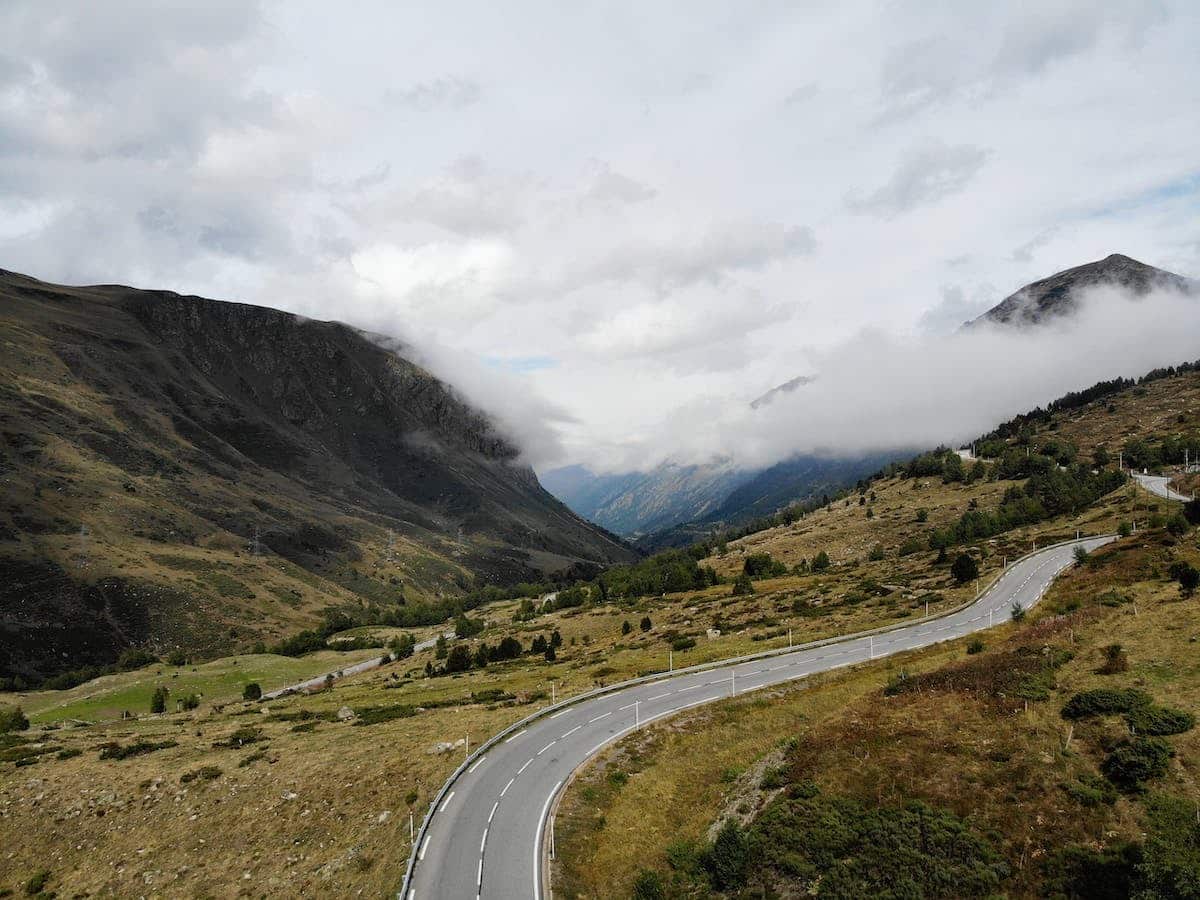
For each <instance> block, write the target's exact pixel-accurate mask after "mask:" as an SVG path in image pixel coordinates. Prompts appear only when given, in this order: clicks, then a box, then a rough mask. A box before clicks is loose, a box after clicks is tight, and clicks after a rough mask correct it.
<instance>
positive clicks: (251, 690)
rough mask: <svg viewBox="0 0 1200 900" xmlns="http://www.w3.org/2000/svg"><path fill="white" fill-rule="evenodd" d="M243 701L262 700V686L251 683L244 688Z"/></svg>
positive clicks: (254, 682)
mask: <svg viewBox="0 0 1200 900" xmlns="http://www.w3.org/2000/svg"><path fill="white" fill-rule="evenodd" d="M242 699H243V700H261V699H262V687H261V685H259V683H258V682H257V681H251V682H250V683H249V684H247V685H246V686H245V687H244V688H242Z"/></svg>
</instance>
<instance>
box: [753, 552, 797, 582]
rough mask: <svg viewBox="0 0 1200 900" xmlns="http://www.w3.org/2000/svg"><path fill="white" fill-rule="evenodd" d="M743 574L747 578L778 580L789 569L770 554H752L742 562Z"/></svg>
mask: <svg viewBox="0 0 1200 900" xmlns="http://www.w3.org/2000/svg"><path fill="white" fill-rule="evenodd" d="M742 572H743V574H745V576H746V577H747V578H778V577H779V576H780V575H786V574H787V572H788V568H787V566H785V565H784V564H783V563H782V562H780V561H779V560H777V559H775V558H774V557H773V556H771V554H770V553H751V554H750V555H749V556H747V557H746V558H745V559H744V560H743V561H742Z"/></svg>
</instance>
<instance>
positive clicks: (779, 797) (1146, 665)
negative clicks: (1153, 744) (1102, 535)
mask: <svg viewBox="0 0 1200 900" xmlns="http://www.w3.org/2000/svg"><path fill="white" fill-rule="evenodd" d="M1179 562H1186V563H1189V564H1191V565H1196V564H1197V563H1200V546H1198V544H1197V539H1196V533H1195V532H1194V531H1193V532H1191V534H1189V535H1187V536H1185V537H1184V538H1183V539H1178V538H1176V537H1175V536H1172V535H1170V534H1168V533H1166V532H1165V531H1162V530H1155V531H1149V532H1144V533H1142V534H1140V535H1138V536H1137V537H1131V538H1128V539H1125V540H1123V541H1121V542H1119V543H1118V544H1115V545H1113V546H1111V547H1109V548H1106V549H1105V550H1103V551H1100V552H1097V553H1095V554H1093V555H1092V557H1091V558H1089V559H1088V561H1087V562H1086V563H1085V564H1083V565H1081V566H1078V567H1076V568H1074V569H1072V570H1071V571H1069V572H1068V573H1066V575H1064V577H1063V578H1062V579H1060V581H1059V582H1057V583H1056V584H1055V586H1054V587H1052V589H1051V591H1050V592H1049V594H1048V595H1047V598H1046V599H1045V600H1044V601H1043V605H1042V606H1041V607H1039V609H1038V611H1037V613H1036V615H1035V616H1032V617H1030V618H1028V619H1027V620H1026V621H1025V622H1023V623H1021V624H1015V623H1014V624H1006V625H1004V626H1002V627H1000V628H998V629H995V630H993V631H992V632H989V633H987V634H985V635H983V636H982V644H981V645H977V646H974V647H971V646H970V645H971V643H972V641H971V640H963V641H958V642H955V643H953V644H949V645H945V646H941V647H935V648H931V649H928V650H925V651H920V652H916V653H911V654H906V655H905V656H903V657H900V658H896V659H892V660H888V661H887V662H885V663H882V664H876V665H874V666H864V667H859V668H858V669H857V670H855V671H852V672H848V673H845V674H840V675H833V676H825V677H823V678H820V679H816V680H814V681H813V682H812V683H810V684H809V685H807V686H805V688H803V689H801V688H792V689H781V690H772V691H769V692H760V693H759V694H755V695H751V696H746V697H744V698H742V699H740V700H736V701H722V702H721V703H720V704H718V705H716V706H715V707H712V708H705V709H701V710H697V711H695V712H693V713H691V714H689V715H688V716H687V717H683V718H676V719H675V720H673V721H672V722H670V723H667V724H664V725H662V726H659V727H656V728H653V729H649V730H647V731H646V732H644V733H642V734H640V735H637V736H636V737H631V738H629V739H626V740H625V741H623V742H622V743H621V744H620V745H618V746H617V747H615V748H614V749H612V750H611V751H609V752H607V753H606V754H604V755H603V757H602V758H601V759H600V760H599V761H598V762H597V763H596V764H594V765H593V766H591V767H590V768H589V770H588V771H587V772H586V773H585V774H584V775H583V776H582V777H581V778H580V780H579V781H578V782H577V783H576V785H575V787H574V788H573V789H572V791H571V793H570V795H569V797H568V800H567V801H566V802H565V803H564V805H563V807H562V811H561V812H560V819H559V823H558V829H557V847H558V858H559V860H560V863H559V865H558V870H557V872H556V881H555V893H556V895H558V896H564V897H578V898H582V897H622V896H635V897H646V896H654V893H653V892H652V890H651V886H653V885H655V884H657V885H659V886H660V887H661V888H662V889H663V890H664V894H660V896H671V897H684V896H710V895H716V896H735V895H738V896H740V894H739V893H738V891H739V890H740V889H742V888H746V889H748V890H749V891H750V896H763V895H765V896H805V895H808V894H810V893H816V894H817V895H818V896H826V895H829V896H842V895H845V896H852V895H853V896H862V895H867V894H870V895H879V894H881V893H883V892H886V891H887V890H897V891H904V892H906V893H904V895H906V896H907V895H912V896H917V895H920V896H930V897H934V896H963V895H971V896H974V895H979V894H997V895H999V894H1003V895H1004V896H1010V897H1027V896H1029V897H1032V896H1047V895H1050V896H1070V897H1113V898H1116V897H1126V896H1129V895H1130V894H1131V893H1133V891H1134V890H1135V889H1137V888H1140V889H1143V890H1147V891H1148V893H1145V894H1144V895H1140V896H1145V897H1147V898H1149V897H1168V896H1186V895H1187V894H1186V885H1187V884H1194V883H1195V879H1196V878H1197V877H1198V876H1200V868H1198V867H1197V864H1196V859H1197V856H1196V851H1197V849H1200V842H1198V836H1197V834H1196V831H1195V825H1194V811H1195V809H1196V805H1197V803H1200V787H1198V783H1197V781H1196V777H1195V776H1196V771H1197V766H1198V765H1200V733H1198V732H1197V731H1196V730H1195V729H1194V728H1192V727H1190V726H1189V720H1188V717H1187V716H1186V715H1185V716H1183V717H1181V719H1180V722H1179V724H1178V725H1177V726H1174V727H1172V728H1170V729H1168V731H1167V736H1165V737H1158V738H1154V739H1153V740H1154V741H1161V742H1163V744H1164V745H1165V746H1166V748H1167V750H1168V751H1169V753H1170V754H1172V755H1170V756H1167V757H1166V759H1165V768H1164V769H1163V770H1162V771H1161V772H1157V773H1154V774H1151V773H1150V772H1149V771H1146V772H1144V779H1143V780H1142V781H1141V783H1140V784H1137V785H1134V784H1132V783H1130V782H1129V781H1127V780H1125V775H1126V774H1127V773H1128V772H1129V771H1130V770H1129V769H1128V767H1126V768H1122V767H1121V766H1119V765H1117V764H1114V762H1113V759H1114V758H1118V759H1121V760H1122V761H1125V762H1127V757H1128V751H1127V749H1124V748H1125V747H1126V745H1125V743H1123V742H1126V741H1136V738H1135V737H1131V735H1130V731H1131V727H1130V725H1129V723H1128V722H1126V721H1125V718H1124V717H1123V716H1122V715H1121V714H1120V713H1115V714H1108V715H1104V714H1098V715H1092V716H1085V717H1083V718H1075V719H1072V718H1067V717H1066V716H1064V715H1063V710H1064V708H1065V707H1066V706H1067V703H1068V701H1069V700H1071V698H1072V697H1074V696H1075V695H1076V694H1077V693H1079V692H1083V691H1089V690H1094V689H1112V690H1116V691H1125V690H1127V689H1130V688H1133V689H1136V690H1138V691H1141V692H1143V693H1144V694H1145V695H1147V696H1149V697H1150V698H1151V700H1152V702H1153V703H1155V704H1157V705H1159V706H1165V707H1170V708H1173V709H1178V710H1181V711H1184V712H1187V711H1190V712H1192V713H1195V712H1196V711H1197V709H1200V668H1198V667H1197V665H1196V656H1195V651H1194V647H1195V643H1194V642H1195V640H1196V635H1195V628H1194V627H1193V626H1194V625H1195V624H1196V621H1197V616H1196V609H1195V605H1196V602H1197V601H1196V599H1195V598H1190V599H1189V598H1187V597H1185V596H1181V593H1180V589H1179V585H1178V583H1177V582H1175V581H1174V580H1173V579H1171V578H1169V576H1168V575H1167V571H1168V569H1169V568H1170V566H1171V565H1173V564H1175V563H1179ZM1114 640H1118V641H1119V642H1120V650H1119V651H1118V652H1116V653H1114V651H1112V650H1109V649H1108V648H1109V647H1110V645H1112V643H1113V641H1114ZM968 648H970V649H968ZM1114 659H1115V660H1117V662H1116V663H1115V664H1114V662H1113V660H1114ZM1134 696H1137V695H1134ZM1077 705H1078V702H1077ZM1159 719H1162V717H1161V716H1159ZM1131 721H1132V720H1131ZM1137 721H1138V731H1139V732H1140V733H1145V732H1147V731H1150V733H1154V732H1153V731H1152V730H1151V726H1150V725H1149V724H1148V723H1149V722H1150V721H1151V718H1150V717H1149V716H1147V715H1145V714H1140V718H1139V719H1138V720H1137ZM1164 721H1165V720H1164ZM1176 728H1178V729H1179V730H1181V731H1182V733H1180V734H1178V735H1174V734H1172V733H1171V732H1173V731H1174V730H1176ZM913 804H922V806H917V807H914V805H913ZM1180 808H1181V809H1182V810H1183V811H1184V813H1185V815H1184V819H1183V822H1182V825H1181V823H1180V822H1178V821H1175V818H1177V816H1176V813H1175V811H1177V810H1178V809H1180ZM914 810H917V812H916V813H914ZM910 815H911V816H912V820H911V821H909V822H907V823H904V817H905V816H910ZM1173 816H1174V817H1175V818H1173ZM728 822H734V823H738V826H739V827H737V828H733V829H729V831H728V833H727V835H726V838H725V839H724V841H723V842H722V841H718V842H717V843H718V845H720V846H714V844H713V841H714V839H716V838H718V835H719V833H720V828H721V826H722V825H723V823H728ZM856 823H869V824H870V829H868V830H867V831H864V832H861V833H856V831H855V829H856V828H857V827H858V825H857V824H856ZM814 829H815V830H814ZM947 829H948V830H947ZM949 835H953V838H952V839H950V837H949ZM731 836H732V837H731ZM706 846H708V847H712V848H713V849H712V850H709V851H706V850H705V847H706ZM639 870H640V871H641V872H642V875H641V878H640V880H639ZM646 872H650V873H653V874H645V873H646ZM714 873H716V874H714ZM981 875H985V876H986V878H985V881H987V882H988V883H987V885H986V886H983V887H980V886H979V885H975V886H974V887H969V885H972V884H973V882H972V881H971V880H970V877H969V876H981ZM878 878H882V879H884V880H883V881H880V882H875V881H872V879H878ZM910 880H912V881H915V882H916V883H917V886H918V887H919V889H920V893H914V892H913V886H912V885H910V884H908V882H909V881H910ZM823 881H824V882H825V884H824V887H823V888H822V887H821V884H822V882H823ZM835 884H837V885H840V886H841V887H840V888H837V889H835ZM636 885H640V891H641V892H639V887H637V886H636ZM839 890H843V891H844V892H845V893H844V894H843V893H839V892H838V891H839ZM764 891H765V894H764V893H763V892H764ZM1179 891H1182V893H1180V892H1179Z"/></svg>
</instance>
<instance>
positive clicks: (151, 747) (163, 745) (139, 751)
mask: <svg viewBox="0 0 1200 900" xmlns="http://www.w3.org/2000/svg"><path fill="white" fill-rule="evenodd" d="M178 746H179V744H178V742H176V741H135V742H134V743H132V744H129V745H127V746H124V747H122V746H121V745H120V744H118V743H115V742H110V743H107V744H102V745H101V746H100V758H101V759H128V758H129V757H131V756H144V755H146V754H147V753H153V752H154V751H155V750H166V749H167V748H168V747H178Z"/></svg>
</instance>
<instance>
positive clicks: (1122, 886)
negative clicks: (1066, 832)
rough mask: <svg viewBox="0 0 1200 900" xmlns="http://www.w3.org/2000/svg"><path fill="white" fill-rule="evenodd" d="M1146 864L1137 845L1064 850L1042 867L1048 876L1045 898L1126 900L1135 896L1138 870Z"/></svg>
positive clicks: (1068, 848)
mask: <svg viewBox="0 0 1200 900" xmlns="http://www.w3.org/2000/svg"><path fill="white" fill-rule="evenodd" d="M1141 860H1142V851H1141V847H1139V846H1138V845H1137V844H1126V843H1121V844H1116V845H1115V846H1111V847H1104V848H1102V849H1100V850H1093V849H1092V848H1090V847H1079V846H1071V847H1064V848H1062V849H1061V850H1057V851H1055V852H1054V853H1052V854H1051V855H1049V856H1048V857H1047V858H1046V859H1045V860H1044V862H1043V863H1042V871H1043V872H1045V874H1046V884H1045V890H1044V896H1048V897H1062V898H1068V900H1126V898H1128V897H1132V896H1135V890H1134V887H1135V884H1136V881H1137V866H1138V864H1139V863H1140V862H1141Z"/></svg>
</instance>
